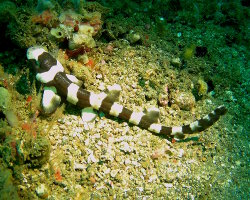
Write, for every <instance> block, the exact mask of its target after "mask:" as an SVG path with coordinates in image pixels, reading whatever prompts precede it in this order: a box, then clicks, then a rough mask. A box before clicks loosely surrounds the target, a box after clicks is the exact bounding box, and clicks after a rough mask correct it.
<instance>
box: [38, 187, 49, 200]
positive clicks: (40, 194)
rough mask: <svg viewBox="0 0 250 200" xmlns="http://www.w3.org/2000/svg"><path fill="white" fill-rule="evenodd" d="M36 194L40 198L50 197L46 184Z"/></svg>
mask: <svg viewBox="0 0 250 200" xmlns="http://www.w3.org/2000/svg"><path fill="white" fill-rule="evenodd" d="M36 194H37V196H38V197H40V198H42V199H45V198H47V197H48V190H47V188H46V187H45V184H41V185H39V186H38V187H37V188H36Z"/></svg>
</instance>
